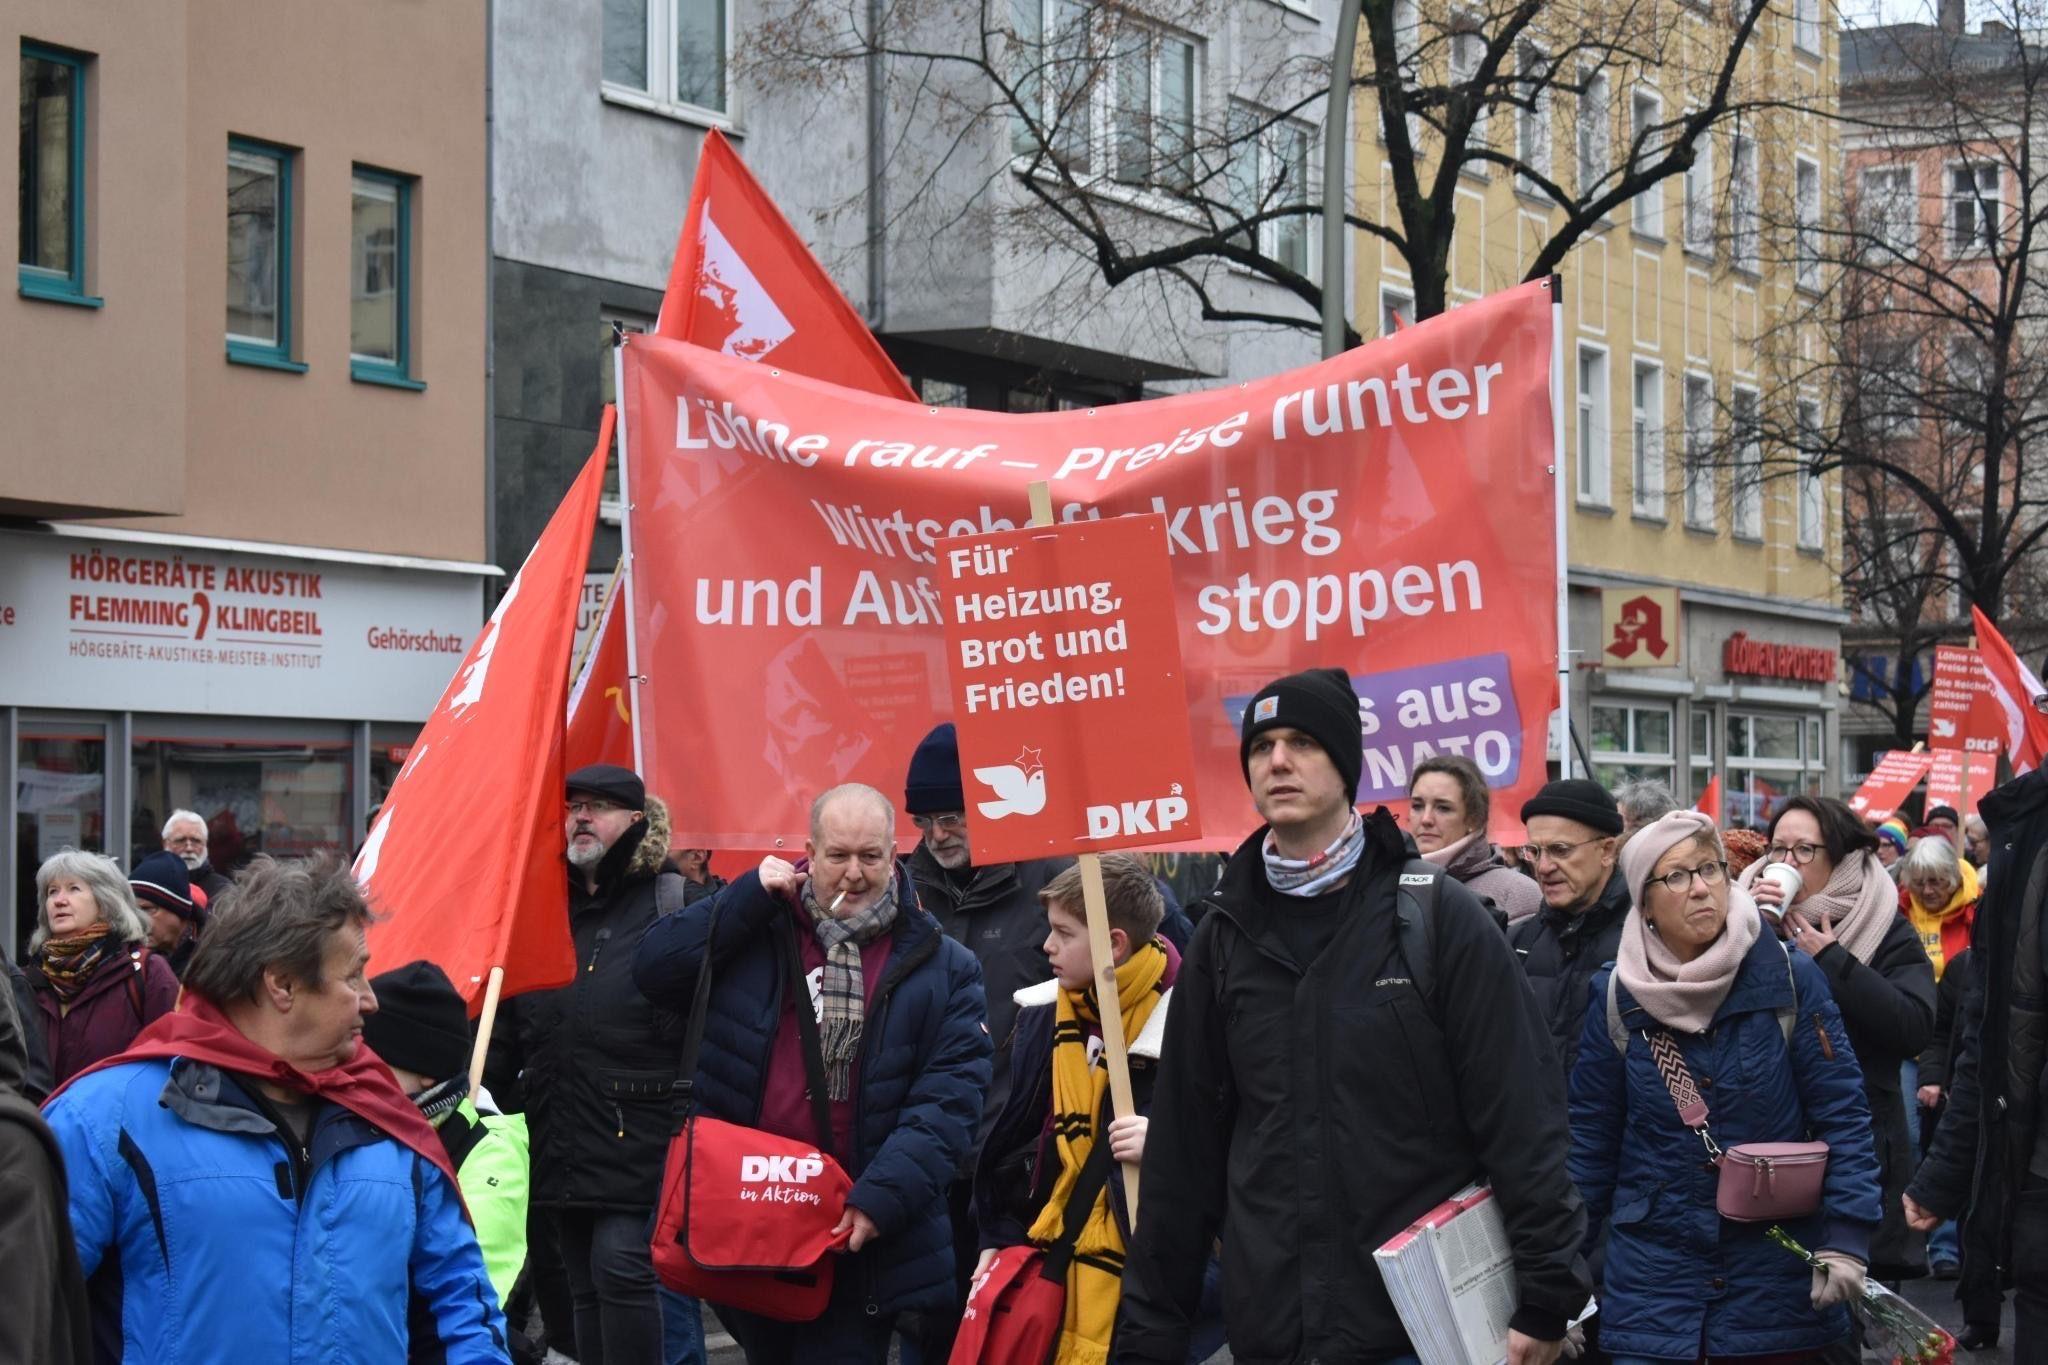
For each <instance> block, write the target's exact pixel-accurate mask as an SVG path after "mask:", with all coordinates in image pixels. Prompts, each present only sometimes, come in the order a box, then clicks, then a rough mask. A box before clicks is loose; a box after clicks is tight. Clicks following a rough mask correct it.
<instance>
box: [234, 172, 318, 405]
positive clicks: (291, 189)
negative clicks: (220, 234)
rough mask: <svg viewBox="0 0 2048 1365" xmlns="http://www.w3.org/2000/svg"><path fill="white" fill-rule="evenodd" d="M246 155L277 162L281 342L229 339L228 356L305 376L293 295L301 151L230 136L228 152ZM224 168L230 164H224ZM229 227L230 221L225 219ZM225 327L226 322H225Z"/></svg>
mask: <svg viewBox="0 0 2048 1365" xmlns="http://www.w3.org/2000/svg"><path fill="white" fill-rule="evenodd" d="M236 152H240V153H242V154H243V155H244V156H256V157H264V158H266V159H268V160H271V161H275V162H276V163H277V341H276V342H275V343H274V344H272V343H264V342H258V341H248V340H245V339H242V338H239V337H235V336H228V337H227V338H226V341H227V356H228V360H229V362H230V363H232V364H236V365H254V366H257V367H259V368H261V369H267V370H283V371H285V372H286V373H288V374H304V373H305V372H306V364H305V362H304V361H301V360H294V359H293V358H292V326H293V323H294V322H295V320H296V318H295V314H296V311H297V310H296V309H295V308H294V307H293V303H294V299H293V295H294V294H296V293H297V292H298V289H297V285H298V281H297V279H296V278H295V277H294V275H293V271H294V269H295V267H296V262H295V260H294V253H293V251H292V240H293V236H294V234H295V233H296V232H297V229H298V221H297V220H298V175H297V170H298V166H297V162H298V155H299V154H298V151H297V150H296V149H295V148H291V147H286V146H283V145H281V144H279V143H275V142H264V141H262V140H261V139H259V138H253V137H238V136H235V135H233V134H230V135H229V137H228V153H229V155H233V154H234V153H236ZM222 164H223V165H225V164H226V162H222ZM222 225H223V227H225V225H226V220H225V219H223V220H222ZM222 326H223V328H225V326H226V323H225V321H223V323H222Z"/></svg>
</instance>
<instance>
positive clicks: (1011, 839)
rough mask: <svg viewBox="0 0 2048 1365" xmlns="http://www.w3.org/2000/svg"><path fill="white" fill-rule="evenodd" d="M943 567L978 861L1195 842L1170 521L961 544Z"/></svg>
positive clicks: (1034, 532)
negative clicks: (1170, 561)
mask: <svg viewBox="0 0 2048 1365" xmlns="http://www.w3.org/2000/svg"><path fill="white" fill-rule="evenodd" d="M939 562H940V566H941V569H942V572H943V575H944V579H943V586H944V589H945V594H946V595H945V606H944V611H945V620H946V653H947V659H948V662H949V670H948V671H949V672H950V673H951V675H952V684H953V686H952V691H953V720H954V723H955V725H956V726H957V727H958V730H959V737H960V769H961V775H962V777H963V779H964V785H965V787H966V795H967V815H968V831H969V833H968V840H969V843H970V845H971V846H972V848H973V850H974V860H975V862H977V863H1004V862H1014V861H1017V860H1019V859H1024V858H1046V857H1052V856H1054V855H1058V854H1067V853H1091V852H1092V853H1099V852H1102V851H1104V850H1107V849H1113V848H1125V847H1130V846H1132V845H1139V844H1170V843H1177V842H1181V841H1183V840H1186V839H1190V838H1193V837H1195V834H1196V831H1197V830H1198V829H1199V828H1200V826H1199V824H1198V821H1197V817H1198V815H1199V812H1198V811H1197V810H1196V808H1195V760H1194V749H1193V745H1192V743H1191V742H1190V740H1189V737H1188V700H1187V683H1186V679H1185V678H1184V676H1183V675H1182V672H1181V660H1180V632H1179V626H1178V624H1177V622H1176V620H1175V616H1174V606H1173V581H1172V577H1171V574H1170V573H1169V571H1168V568H1167V560H1166V519H1165V518H1164V517H1162V516H1156V515H1154V516H1131V517H1113V518H1109V519H1107V520H1103V521H1082V522H1076V523H1070V524H1067V525H1063V526H1059V527H1051V526H1045V527H1026V528H1024V529H1022V530H1018V531H1006V532H997V533H994V534H990V535H979V536H961V537H958V538H956V539H950V540H945V541H942V542H941V543H940V546H939Z"/></svg>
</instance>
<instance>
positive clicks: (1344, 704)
mask: <svg viewBox="0 0 2048 1365" xmlns="http://www.w3.org/2000/svg"><path fill="white" fill-rule="evenodd" d="M1283 725H1284V726H1286V727H1288V728H1289V729H1293V730H1299V731H1301V732H1302V733H1303V734H1305V735H1308V736H1310V737H1311V738H1313V739H1314V740H1315V742H1316V743H1318V744H1320V745H1322V746H1323V752H1324V753H1326V754H1328V755H1329V756H1330V762H1331V763H1333V764H1335V765H1336V768H1337V775H1338V776H1339V777H1341V778H1343V779H1344V796H1345V799H1347V800H1350V801H1356V800H1357V799H1358V773H1359V770H1360V769H1361V768H1363V767H1364V766H1365V737H1364V732H1363V730H1362V728H1361V727H1360V725H1359V723H1358V693H1356V692H1354V691H1353V690H1352V689H1351V675H1350V674H1349V673H1346V672H1345V671H1344V670H1343V669H1341V668H1311V669H1309V670H1308V671H1307V672H1305V673H1290V674H1288V675H1287V676H1286V677H1284V678H1276V679H1274V680H1273V681H1272V682H1269V683H1267V684H1266V685H1265V686H1264V687H1262V688H1260V689H1259V690H1258V692H1257V694H1256V695H1254V696H1253V697H1252V699H1251V702H1250V704H1249V705H1247V706H1246V707H1245V708H1244V723H1243V726H1242V727H1241V729H1240V731H1239V737H1238V742H1237V761H1238V764H1239V766H1241V767H1242V768H1243V769H1244V778H1245V782H1246V784H1247V785H1249V784H1250V782H1251V778H1252V740H1253V739H1254V738H1255V737H1256V736H1258V735H1259V734H1261V733H1263V732H1264V731H1267V730H1275V729H1278V728H1280V727H1281V726H1283Z"/></svg>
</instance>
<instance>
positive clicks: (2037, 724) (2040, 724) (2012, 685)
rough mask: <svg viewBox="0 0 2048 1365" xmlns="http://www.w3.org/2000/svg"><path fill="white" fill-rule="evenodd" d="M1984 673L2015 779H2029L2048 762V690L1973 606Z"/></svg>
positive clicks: (1971, 617) (1996, 629)
mask: <svg viewBox="0 0 2048 1365" xmlns="http://www.w3.org/2000/svg"><path fill="white" fill-rule="evenodd" d="M1970 620H1971V621H1972V622H1973V623H1974V624H1975V625H1976V627H1977V643H1978V644H1979V646H1981V651H1980V652H1981V657H1982V658H1983V660H1984V670H1985V672H1986V674H1988V675H1989V677H1990V679H1991V690H1992V695H1993V696H1994V697H1995V698H1996V700H1997V702H1998V714H1999V717H2000V729H2001V732H2002V733H2003V734H2004V735H2005V751H2006V753H2007V754H2008V755H2009V756H2010V757H2011V759H2012V770H2013V772H2014V774H2015V775H2021V776H2023V775H2025V774H2027V773H2030V772H2032V771H2033V770H2034V769H2036V768H2038V767H2040V766H2041V764H2042V762H2043V761H2044V760H2048V687H2044V686H2043V685H2042V683H2041V680H2040V678H2038V677H2036V676H2035V675H2034V671H2033V670H2032V669H2030V668H2028V667H2027V665H2026V663H2025V661H2024V660H2022V659H2021V658H2020V656H2019V654H2018V653H2017V652H2016V651H2015V650H2014V649H2013V647H2012V645H2011V644H2010V643H2009V642H2008V641H2007V640H2006V638H2005V636H2004V635H2003V634H2002V633H2001V632H2000V631H1999V629H1998V627H1997V626H1996V625H1995V624H1993V623H1992V620H1991V618H1990V617H1988V616H1986V615H1985V614H1984V613H1983V611H1982V610H1981V609H1980V608H1978V607H1976V606H1975V605H1972V606H1971V608H1970Z"/></svg>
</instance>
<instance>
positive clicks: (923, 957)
mask: <svg viewBox="0 0 2048 1365" xmlns="http://www.w3.org/2000/svg"><path fill="white" fill-rule="evenodd" d="M804 850H805V854H806V857H805V858H804V859H803V860H802V861H799V862H796V863H790V862H788V861H786V860H785V859H782V858H778V857H774V856H770V857H767V858H764V859H762V860H761V865H760V867H759V868H758V869H756V870H754V871H752V872H749V873H747V874H745V875H744V876H741V877H739V878H738V879H736V880H734V881H733V882H732V883H730V884H729V885H728V886H726V887H725V889H724V890H722V891H720V892H719V893H718V894H717V895H716V896H714V897H712V898H711V899H710V900H704V901H698V902H697V903H696V904H694V905H691V906H689V907H687V908H686V909H684V910H682V911H681V912H680V913H678V914H674V915H669V916H666V917H664V918H663V919H661V920H659V921H658V922H656V924H655V926H654V927H653V928H652V929H650V930H648V931H647V934H646V936H645V937H643V938H642V939H641V940H640V946H639V948H638V950H637V951H636V952H635V953H634V955H633V979H634V981H635V982H636V983H637V984H638V985H639V987H640V989H641V991H642V992H644V993H645V994H646V995H647V997H648V998H649V999H651V1000H653V1001H654V1002H655V1003H656V1004H658V1005H660V1006H662V1007H664V1008H666V1009H669V1010H672V1011H675V1012H676V1013H677V1014H687V1013H688V1012H689V1010H690V1007H691V996H692V992H693V991H694V989H695V987H696V984H697V977H698V974H699V972H700V971H702V970H704V968H705V965H706V962H707V959H709V960H713V961H715V962H716V970H715V972H714V974H713V976H712V983H711V991H710V1000H709V1003H708V1006H707V1012H706V1022H705V1025H704V1043H703V1051H702V1053H701V1055H700V1056H699V1057H698V1059H697V1070H696V1075H695V1085H694V1092H695V1097H696V1101H697V1104H698V1107H699V1108H700V1110H701V1111H702V1112H703V1113H705V1114H707V1115H709V1116H711V1117H714V1118H719V1119H724V1120H726V1121H727V1122H730V1123H737V1124H744V1125H747V1126H750V1127H755V1128H760V1129H763V1130H765V1131H767V1132H770V1133H775V1134H777V1135H779V1136H782V1137H788V1138H794V1139H797V1140H800V1141H805V1142H816V1143H818V1144H819V1148H820V1150H829V1151H830V1152H831V1153H832V1155H833V1156H834V1157H835V1158H837V1159H838V1161H839V1164H840V1165H841V1166H843V1167H844V1168H845V1170H846V1173H847V1174H848V1175H849V1176H851V1177H852V1178H853V1182H854V1185H853V1192H852V1194H851V1195H850V1196H849V1197H848V1200H847V1207H846V1210H845V1213H844V1214H843V1215H842V1217H841V1218H840V1222H839V1230H840V1231H841V1232H843V1233H845V1234H846V1236H847V1242H846V1253H845V1255H846V1263H845V1264H844V1265H841V1266H840V1267H839V1268H838V1273H837V1275H836V1276H835V1278H834V1280H833V1286H832V1299H831V1302H830V1303H829V1304H828V1306H827V1307H826V1309H825V1312H824V1314H823V1315H822V1316H820V1317H819V1318H817V1319H815V1320H813V1321H811V1322H804V1323H787V1322H777V1321H774V1320H772V1319H769V1318H766V1317H762V1316H760V1315H758V1314H754V1313H745V1312H740V1311H737V1310H733V1309H725V1310H721V1312H720V1314H719V1318H720V1321H722V1322H724V1323H725V1325H726V1327H727V1328H728V1329H729V1330H730V1331H731V1332H732V1334H733V1336H734V1337H735V1338H737V1339H738V1341H739V1343H740V1346H741V1347H742V1348H743V1349H744V1350H745V1351H746V1354H747V1359H748V1361H749V1362H750V1365H794V1362H805V1361H820V1360H833V1361H845V1362H870V1361H871V1362H875V1363H876V1365H879V1363H880V1362H882V1361H884V1360H886V1359H887V1358H888V1354H889V1335H890V1332H891V1330H892V1327H893V1325H894V1322H895V1318H896V1315H897V1314H899V1313H913V1312H914V1313H931V1312H943V1311H948V1310H950V1309H951V1307H952V1306H953V1230H952V1220H951V1218H950V1217H949V1215H948V1213H947V1208H946V1186H947V1182H948V1181H949V1180H950V1179H951V1177H952V1174H953V1171H954V1170H955V1168H956V1167H957V1166H958V1165H959V1163H960V1160H961V1158H962V1156H963V1155H964V1154H965V1153H966V1152H967V1151H969V1150H970V1148H971V1146H972V1144H973V1142H974V1137H975V1131H976V1128H977V1125H978V1124H979V1121H980V1119H981V1105H982V1096H983V1094H984V1093H985V1092H986V1091H987V1089H988V1084H989V1056H990V1045H989V1036H988V1027H987V1025H986V1023H985V1022H984V1020H985V1017H986V1016H985V1014H984V1005H983V1000H982V986H981V968H980V966H979V965H978V964H977V963H976V962H975V960H974V954H972V953H971V952H969V951H968V950H967V949H966V948H964V947H962V946H961V945H960V944H959V943H957V942H955V941H953V940H952V939H950V938H947V937H946V936H945V935H944V934H942V933H940V932H939V926H938V924H937V922H936V921H934V920H933V919H932V917H931V916H930V915H929V914H927V913H925V911H924V910H923V909H921V908H920V907H919V905H918V900H917V893H916V891H915V890H914V888H913V887H912V886H911V882H910V877H909V875H908V873H907V872H906V871H905V870H904V868H903V867H902V866H901V865H899V864H898V862H897V860H896V812H895V809H894V808H893V807H892V806H891V805H890V804H889V799H888V798H887V797H886V796H884V795H882V793H880V792H878V791H876V790H875V789H874V788H873V787H867V786H861V785H859V784H857V783H848V784H846V785H843V786H838V787H834V788H832V789H831V790H829V791H827V792H825V793H824V794H823V795H822V796H820V797H818V798H817V800H816V801H815V802H813V803H812V806H811V828H810V837H809V838H808V839H807V840H806V841H805V844H804ZM799 1009H801V1010H803V1011H805V1013H806V1014H808V1015H810V1016H811V1018H812V1019H814V1020H815V1021H816V1023H817V1035H818V1038H817V1052H818V1055H817V1056H816V1057H815V1058H814V1059H813V1060H814V1061H815V1062H816V1063H817V1065H818V1069H819V1072H820V1075H821V1078H822V1080H823V1082H824V1089H825V1094H824V1095H822V1096H814V1095H813V1094H812V1093H811V1091H810V1087H809V1085H808V1083H807V1080H806V1076H807V1068H808V1066H809V1065H810V1063H809V1062H807V1061H806V1059H805V1055H804V1054H805V1043H804V1038H803V1035H804V1034H805V1033H806V1032H808V1029H807V1028H806V1027H804V1026H803V1025H801V1024H799V1021H798V1014H797V1011H798V1010H799ZM806 1022H808V1021H806Z"/></svg>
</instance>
